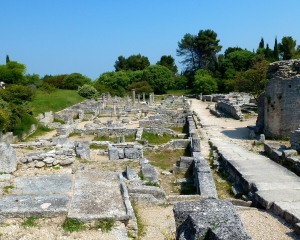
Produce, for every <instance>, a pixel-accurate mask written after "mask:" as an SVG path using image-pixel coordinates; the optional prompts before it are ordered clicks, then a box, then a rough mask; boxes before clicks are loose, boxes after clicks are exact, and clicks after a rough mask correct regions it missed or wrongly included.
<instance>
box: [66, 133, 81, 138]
mask: <svg viewBox="0 0 300 240" xmlns="http://www.w3.org/2000/svg"><path fill="white" fill-rule="evenodd" d="M74 136H80V133H76V132H72V133H70V134H69V135H68V137H74Z"/></svg>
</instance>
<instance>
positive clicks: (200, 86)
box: [193, 69, 218, 94]
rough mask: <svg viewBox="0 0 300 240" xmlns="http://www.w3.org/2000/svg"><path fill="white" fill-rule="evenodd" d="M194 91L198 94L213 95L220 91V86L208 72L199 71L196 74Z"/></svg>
mask: <svg viewBox="0 0 300 240" xmlns="http://www.w3.org/2000/svg"><path fill="white" fill-rule="evenodd" d="M193 90H194V91H195V92H197V93H202V94H212V93H215V92H217V91H218V84H217V81H216V79H214V78H213V77H212V76H211V75H210V74H209V73H208V72H207V71H206V70H204V69H199V70H197V71H196V72H195V80H194V89H193Z"/></svg>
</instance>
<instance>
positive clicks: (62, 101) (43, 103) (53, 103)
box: [30, 89, 85, 115]
mask: <svg viewBox="0 0 300 240" xmlns="http://www.w3.org/2000/svg"><path fill="white" fill-rule="evenodd" d="M84 99H85V98H83V97H81V96H79V95H78V93H77V91H76V90H62V89H58V90H56V91H55V92H52V93H45V92H43V91H40V90H37V91H36V96H35V98H34V99H33V101H32V102H30V105H31V107H32V109H33V114H34V115H38V114H39V113H44V112H48V111H53V112H57V111H60V110H62V109H64V108H66V107H69V106H72V105H74V104H76V103H79V102H82V101H83V100H84Z"/></svg>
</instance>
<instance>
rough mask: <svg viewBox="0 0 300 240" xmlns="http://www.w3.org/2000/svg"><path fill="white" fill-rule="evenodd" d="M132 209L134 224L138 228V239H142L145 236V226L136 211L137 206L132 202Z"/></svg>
mask: <svg viewBox="0 0 300 240" xmlns="http://www.w3.org/2000/svg"><path fill="white" fill-rule="evenodd" d="M131 205H132V208H133V212H134V215H135V217H136V223H137V226H138V234H137V235H138V239H142V237H143V236H145V234H146V229H145V225H144V224H143V222H142V219H141V216H140V215H139V211H138V209H137V206H136V205H135V203H134V202H131Z"/></svg>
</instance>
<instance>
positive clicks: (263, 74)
mask: <svg viewBox="0 0 300 240" xmlns="http://www.w3.org/2000/svg"><path fill="white" fill-rule="evenodd" d="M268 66H269V62H268V61H267V60H265V58H264V57H263V56H257V57H256V58H255V59H254V63H253V66H252V67H251V68H250V69H248V70H247V71H245V72H241V73H240V74H237V75H236V84H237V86H238V89H239V91H243V92H249V93H251V94H252V95H253V96H254V98H257V97H258V96H259V95H260V94H261V93H262V92H263V91H264V89H265V86H266V83H267V69H268Z"/></svg>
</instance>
